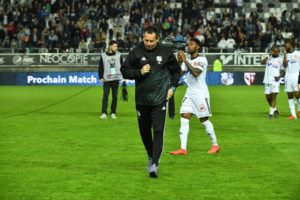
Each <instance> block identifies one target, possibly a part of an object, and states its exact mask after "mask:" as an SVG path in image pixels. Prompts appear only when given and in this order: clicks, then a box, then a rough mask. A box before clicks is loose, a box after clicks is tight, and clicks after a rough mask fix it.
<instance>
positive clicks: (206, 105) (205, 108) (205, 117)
mask: <svg viewBox="0 0 300 200" xmlns="http://www.w3.org/2000/svg"><path fill="white" fill-rule="evenodd" d="M194 103H195V105H199V106H197V107H196V111H195V114H196V116H197V118H199V120H200V122H201V124H202V125H203V126H204V128H205V132H206V133H207V134H208V136H209V138H210V140H211V143H212V146H211V148H210V150H209V151H208V152H207V153H210V154H213V153H217V152H218V151H219V150H220V147H219V145H218V142H217V136H216V134H215V129H214V125H213V124H212V123H211V121H210V120H209V116H211V115H212V114H211V110H210V101H209V98H200V99H194Z"/></svg>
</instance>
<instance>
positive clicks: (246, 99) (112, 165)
mask: <svg viewBox="0 0 300 200" xmlns="http://www.w3.org/2000/svg"><path fill="white" fill-rule="evenodd" d="M84 88H87V87H79V86H78V87H75V86H74V87H72V86H66V87H62V86H57V87H54V86H47V87H46V86H23V87H22V86H1V87H0V199H1V200H50V199H51V200H96V199H97V200H105V199H108V200H110V199H113V200H118V199H122V200H126V199H130V200H132V199H139V200H141V199H161V200H164V199H166V200H169V199H171V200H172V199H180V200H181V199H191V200H193V199H195V200H201V199H205V200H210V199H212V200H214V199H222V200H229V199H231V200H236V199H243V200H245V199H246V200H247V199H249V200H257V199H263V200H282V199H286V200H297V199H300V120H295V121H289V120H287V119H286V117H287V116H288V115H289V109H288V103H287V97H286V94H285V93H284V92H281V93H280V94H279V96H278V105H277V107H278V109H279V112H280V117H279V119H273V120H269V119H268V118H267V115H268V110H269V109H268V106H267V103H266V100H265V97H264V94H263V86H251V87H248V86H229V87H226V86H218V87H215V86H211V87H210V93H211V107H212V111H213V116H212V117H211V121H212V122H213V124H214V126H215V131H216V134H217V137H218V141H219V144H220V145H221V152H220V153H219V154H217V155H208V154H207V153H206V152H207V150H208V149H209V147H210V141H209V138H208V136H207V135H206V134H205V132H204V129H203V127H202V126H201V125H200V123H199V122H198V120H197V119H196V118H193V119H192V120H191V123H190V133H189V141H188V150H189V153H190V154H189V155H188V156H184V157H174V156H171V155H169V152H170V151H172V150H175V149H177V148H178V147H179V144H180V141H179V133H178V130H179V126H180V123H179V114H178V112H179V107H180V103H181V99H182V96H183V95H184V91H185V88H184V87H181V88H178V89H177V91H176V117H175V119H174V120H171V119H167V125H166V132H165V144H164V153H163V156H162V159H161V163H160V168H159V178H157V179H151V178H149V176H148V174H147V171H146V165H147V158H146V154H145V150H144V147H143V145H142V142H141V139H140V136H139V132H138V129H137V119H136V114H135V106H134V99H133V94H134V87H129V92H130V96H129V102H121V101H119V104H118V113H117V116H118V118H117V119H116V120H112V119H110V118H108V119H107V120H100V119H98V117H99V115H100V108H101V97H102V94H101V93H102V88H101V87H98V86H97V87H92V88H90V89H87V90H86V91H84V92H83V93H81V94H80V95H77V96H75V97H74V98H71V99H69V100H67V101H64V102H62V103H59V104H57V105H54V106H52V107H48V108H46V109H43V110H39V111H37V112H32V113H30V114H27V115H20V114H22V113H28V112H31V111H34V110H38V109H39V108H43V107H45V106H47V105H51V104H53V103H55V102H57V101H60V100H63V99H64V98H66V97H68V96H71V95H73V94H75V93H77V92H78V91H81V90H83V89H84ZM281 89H282V88H281ZM281 91H282V90H281ZM12 115H17V116H12ZM8 116H10V117H8Z"/></svg>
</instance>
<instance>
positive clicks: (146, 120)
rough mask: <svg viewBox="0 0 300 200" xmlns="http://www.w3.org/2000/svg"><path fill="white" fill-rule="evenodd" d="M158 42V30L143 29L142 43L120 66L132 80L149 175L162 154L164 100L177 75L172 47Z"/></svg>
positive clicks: (126, 76)
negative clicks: (134, 85)
mask: <svg viewBox="0 0 300 200" xmlns="http://www.w3.org/2000/svg"><path fill="white" fill-rule="evenodd" d="M158 41H159V35H158V31H157V29H156V28H154V27H149V28H146V29H145V31H144V35H143V42H142V43H141V44H140V46H138V47H136V48H135V49H133V50H132V51H131V52H130V53H129V54H128V56H127V58H126V61H125V62H124V64H123V65H122V67H121V72H122V75H123V77H124V78H126V79H135V84H136V92H135V100H136V111H137V117H138V124H139V131H140V134H141V138H142V141H143V143H144V146H145V148H146V151H147V155H148V173H149V175H150V176H151V177H157V169H158V164H159V160H160V157H161V154H162V149H163V139H164V129H165V118H166V110H167V100H168V99H169V98H171V97H172V95H173V93H174V91H175V88H176V86H177V83H178V81H179V77H180V66H179V64H178V62H177V60H176V57H175V56H174V54H173V53H172V51H171V49H169V48H168V47H165V46H162V45H161V44H159V43H158ZM170 83H171V84H170ZM170 85H171V87H170ZM152 129H153V136H152Z"/></svg>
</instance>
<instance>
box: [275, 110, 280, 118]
mask: <svg viewBox="0 0 300 200" xmlns="http://www.w3.org/2000/svg"><path fill="white" fill-rule="evenodd" d="M278 116H279V112H278V110H275V111H274V118H278Z"/></svg>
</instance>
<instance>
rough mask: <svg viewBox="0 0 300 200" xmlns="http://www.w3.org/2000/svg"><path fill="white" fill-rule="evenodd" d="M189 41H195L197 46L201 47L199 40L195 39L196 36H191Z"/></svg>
mask: <svg viewBox="0 0 300 200" xmlns="http://www.w3.org/2000/svg"><path fill="white" fill-rule="evenodd" d="M190 42H195V43H196V44H198V46H199V47H200V48H201V46H202V45H201V42H200V41H199V40H198V39H197V38H191V39H190Z"/></svg>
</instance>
